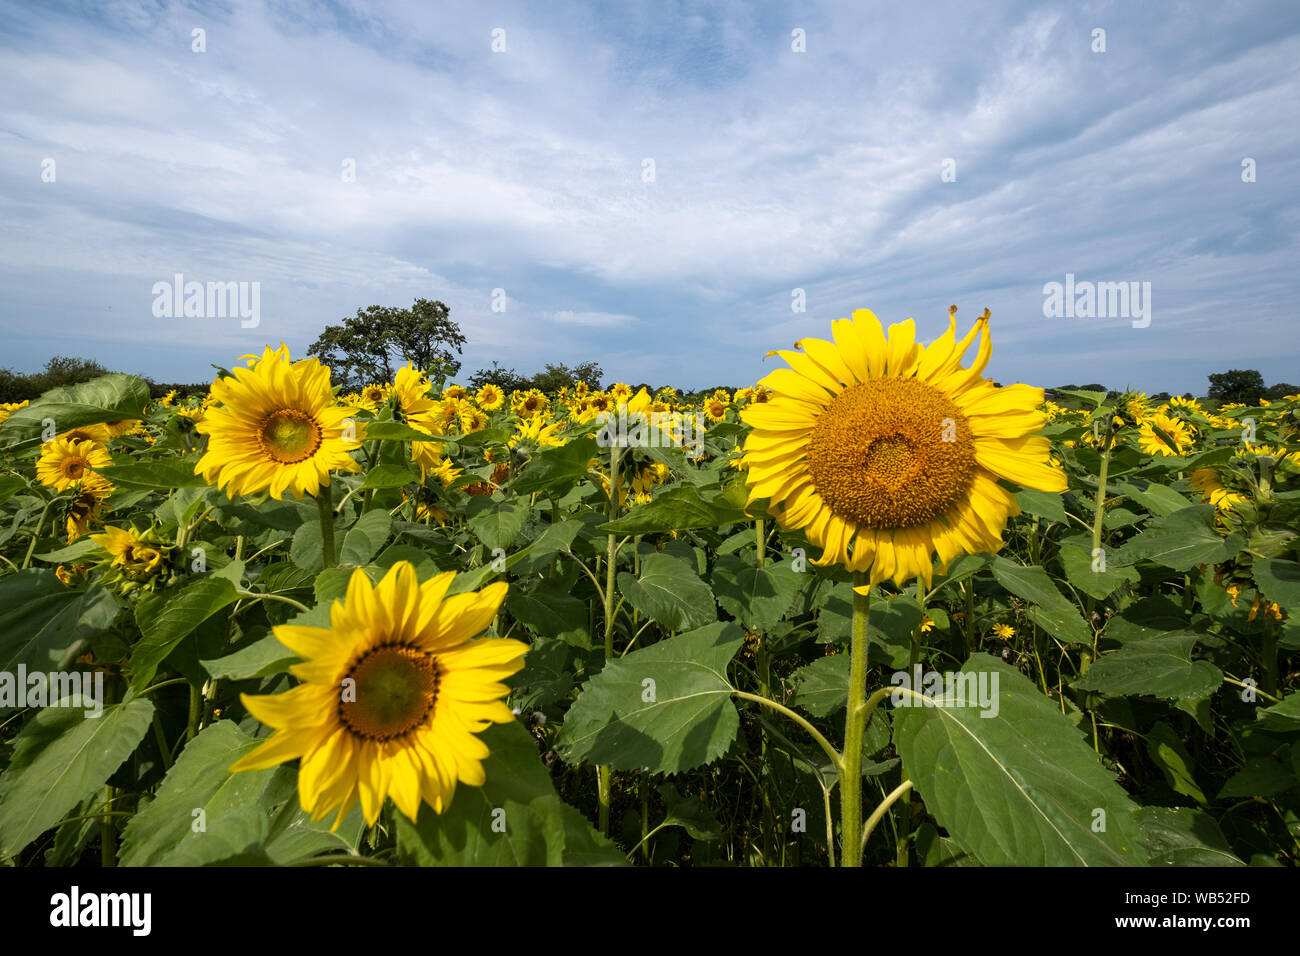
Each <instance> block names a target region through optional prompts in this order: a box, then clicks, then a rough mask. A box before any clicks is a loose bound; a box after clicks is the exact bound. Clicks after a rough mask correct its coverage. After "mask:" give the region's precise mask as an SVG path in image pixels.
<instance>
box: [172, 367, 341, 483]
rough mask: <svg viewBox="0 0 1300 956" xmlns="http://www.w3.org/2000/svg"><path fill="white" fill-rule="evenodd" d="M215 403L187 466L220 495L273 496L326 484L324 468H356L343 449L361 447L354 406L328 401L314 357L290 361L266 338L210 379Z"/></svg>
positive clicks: (326, 382) (325, 376) (324, 372)
mask: <svg viewBox="0 0 1300 956" xmlns="http://www.w3.org/2000/svg"><path fill="white" fill-rule="evenodd" d="M212 396H213V399H214V401H216V402H220V403H221V404H220V405H219V406H215V405H214V407H212V408H210V409H208V413H207V414H206V415H205V416H204V418H203V421H201V422H198V423H197V424H196V425H195V428H196V429H197V430H198V431H199V432H201V433H202V434H205V435H207V436H208V449H207V452H206V453H205V454H204V455H203V457H202V458H200V459H199V462H198V464H197V465H195V467H194V472H195V474H199V475H202V476H203V477H204V478H205V479H206V480H207V481H208V482H209V483H211V484H214V485H217V486H218V487H219V488H221V489H222V490H223V491H225V492H226V494H227V495H228V496H230V497H231V498H233V497H234V496H235V495H237V494H257V493H258V492H262V491H269V492H270V493H271V497H272V498H275V499H277V500H279V499H281V498H283V496H284V493H285V492H286V491H288V492H291V493H292V494H293V496H294V497H295V498H301V497H302V496H303V495H304V494H309V495H315V494H316V493H317V492H318V491H319V490H320V489H321V488H322V487H329V483H330V472H331V471H360V470H361V468H360V466H359V465H358V464H357V463H356V462H355V461H354V460H353V459H352V456H351V455H350V454H349V452H351V451H352V450H353V449H356V448H359V447H361V443H360V442H359V441H357V440H356V436H357V434H358V432H359V430H360V427H361V426H360V425H357V424H352V425H351V426H349V424H348V422H347V420H348V418H349V416H351V415H353V414H355V413H356V409H354V408H350V407H348V406H345V405H336V404H335V403H334V396H333V393H332V392H331V391H330V370H329V369H328V368H326V367H325V366H323V365H321V364H320V362H319V361H318V360H317V359H314V358H309V359H300V360H299V361H297V362H291V361H290V359H289V347H288V346H287V345H284V344H281V345H280V348H278V349H272V348H271V347H270V346H269V345H268V346H267V347H266V349H265V350H264V351H263V352H262V356H261V358H259V359H256V361H253V362H251V363H250V365H249V367H248V368H236V369H235V370H234V372H233V373H232V375H231V376H230V377H229V378H219V379H217V380H216V381H215V382H213V383H212Z"/></svg>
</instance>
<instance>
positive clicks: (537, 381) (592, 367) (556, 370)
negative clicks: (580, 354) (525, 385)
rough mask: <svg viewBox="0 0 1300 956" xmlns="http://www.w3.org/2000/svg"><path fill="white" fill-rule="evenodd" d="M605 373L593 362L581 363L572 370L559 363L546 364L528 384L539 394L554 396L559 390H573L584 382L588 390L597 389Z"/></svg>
mask: <svg viewBox="0 0 1300 956" xmlns="http://www.w3.org/2000/svg"><path fill="white" fill-rule="evenodd" d="M604 374H605V373H604V372H603V371H602V370H601V368H600V366H599V365H597V364H596V363H595V362H583V363H582V364H581V365H575V366H574V367H573V368H569V366H567V365H565V364H564V363H563V362H561V363H560V364H559V365H552V364H551V363H550V362H547V363H546V368H545V370H543V371H541V372H538V373H537V374H536V375H534V376H533V378H532V381H531V382H530V383H529V386H530V387H531V388H535V389H537V390H538V391H539V392H546V393H548V394H552V395H553V394H555V393H556V392H558V391H559V390H560V389H561V388H573V386H575V385H576V384H578V383H579V382H586V383H587V387H588V388H593V389H599V388H600V379H601V376H602V375H604Z"/></svg>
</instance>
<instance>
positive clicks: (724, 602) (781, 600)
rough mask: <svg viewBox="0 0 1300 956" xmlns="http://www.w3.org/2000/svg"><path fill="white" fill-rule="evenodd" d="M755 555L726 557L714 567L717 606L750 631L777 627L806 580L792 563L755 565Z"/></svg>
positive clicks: (780, 562)
mask: <svg viewBox="0 0 1300 956" xmlns="http://www.w3.org/2000/svg"><path fill="white" fill-rule="evenodd" d="M754 562H755V556H754V555H753V553H752V552H746V553H745V555H744V556H743V557H742V556H738V555H734V554H726V555H723V556H722V557H720V558H718V561H717V563H716V564H715V565H714V567H713V579H712V580H713V592H714V593H715V594H716V595H717V596H718V604H720V605H721V606H722V609H723V610H724V611H726V612H727V613H728V614H730V615H731V616H732V617H734V618H737V619H739V620H740V622H741V623H742V624H744V625H745V627H747V628H749V629H751V630H758V631H765V630H769V629H771V628H773V627H775V626H776V625H777V624H778V623H779V622H780V621H781V619H782V618H783V617H785V615H786V614H787V613H789V611H790V609H791V608H792V607H793V606H794V600H795V597H797V596H798V594H799V587H800V586H801V585H802V584H803V582H804V580H805V579H804V577H803V576H802V575H801V574H800V573H799V572H798V571H795V570H794V568H793V565H792V564H791V562H789V561H769V562H768V563H766V564H765V565H764V566H763V567H761V568H760V567H758V566H757V565H756V564H755V563H754Z"/></svg>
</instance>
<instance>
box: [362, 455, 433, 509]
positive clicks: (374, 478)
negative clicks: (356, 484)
mask: <svg viewBox="0 0 1300 956" xmlns="http://www.w3.org/2000/svg"><path fill="white" fill-rule="evenodd" d="M419 480H420V474H419V472H418V471H416V470H415V469H414V468H412V467H411V466H410V465H375V467H374V468H371V469H370V470H369V471H368V472H366V480H365V481H364V482H362V483H361V487H362V488H400V487H401V486H402V485H409V484H412V483H413V482H417V481H419ZM368 513H369V514H374V512H373V511H371V512H368Z"/></svg>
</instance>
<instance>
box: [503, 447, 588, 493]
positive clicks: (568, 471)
mask: <svg viewBox="0 0 1300 956" xmlns="http://www.w3.org/2000/svg"><path fill="white" fill-rule="evenodd" d="M599 454H600V448H599V446H598V445H597V444H596V440H595V439H594V438H590V437H583V438H575V439H573V440H572V441H569V442H566V443H565V444H563V445H560V446H557V447H555V448H546V449H543V450H542V451H539V452H538V453H537V454H535V455H533V457H532V458H530V459H529V461H528V464H527V465H525V466H524V470H523V471H522V472H520V473H519V477H518V478H516V479H515V481H514V485H513V489H514V491H516V492H518V493H519V494H521V495H527V494H532V493H533V492H534V491H550V492H556V493H559V492H562V491H563V490H564V489H565V488H566V487H567V486H569V485H572V484H573V483H574V482H575V481H580V480H581V479H583V478H586V477H587V468H588V466H589V465H590V463H591V460H592V459H593V458H596V457H597V456H598V455H599Z"/></svg>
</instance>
